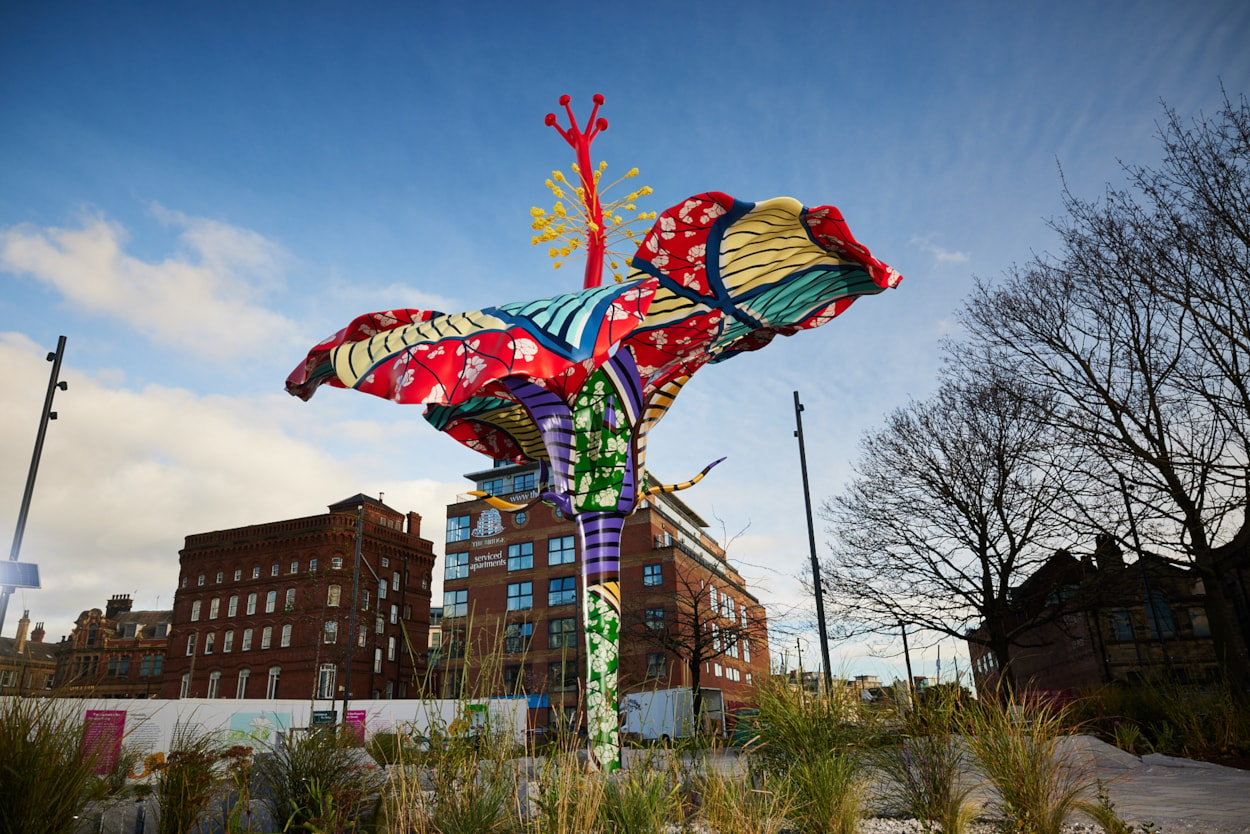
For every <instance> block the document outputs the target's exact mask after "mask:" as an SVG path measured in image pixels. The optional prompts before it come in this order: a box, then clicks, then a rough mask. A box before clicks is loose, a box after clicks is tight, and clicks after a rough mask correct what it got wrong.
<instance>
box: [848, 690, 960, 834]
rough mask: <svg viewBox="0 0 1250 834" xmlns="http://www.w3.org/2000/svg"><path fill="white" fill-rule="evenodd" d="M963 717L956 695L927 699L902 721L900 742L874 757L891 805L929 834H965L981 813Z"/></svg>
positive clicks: (873, 760) (901, 719)
mask: <svg viewBox="0 0 1250 834" xmlns="http://www.w3.org/2000/svg"><path fill="white" fill-rule="evenodd" d="M926 694H927V693H926ZM960 717H961V713H960V703H959V701H958V700H957V699H956V698H955V697H954V696H953V695H951V694H949V693H943V692H937V693H934V696H933V697H928V698H922V699H921V700H920V702H919V703H918V704H917V705H916V706H915V707H913V708H912V709H909V710H907V711H905V712H904V713H903V714H902V715H901V716H900V719H899V728H898V730H899V735H900V738H899V740H898V742H897V743H895V744H888V745H884V746H882V747H879V748H876V749H874V750H873V752H872V755H871V761H872V763H873V765H874V766H875V768H876V769H877V771H878V773H879V774H880V775H881V776H882V777H883V779H882V780H881V783H882V793H883V795H884V797H885V799H886V800H887V801H889V802H890V803H891V804H892V805H893V806H894V807H896V808H897V809H898V810H901V811H903V812H905V813H908V814H912V815H913V816H915V817H916V818H917V819H919V820H920V821H921V823H922V824H923V825H924V827H925V830H926V831H932V830H934V829H935V828H936V829H937V830H940V831H942V832H943V834H964V832H966V831H967V830H968V827H969V826H970V825H971V824H972V822H973V820H974V819H975V818H976V815H977V813H978V812H979V810H980V806H979V804H977V803H976V802H973V801H972V800H971V794H972V791H973V790H974V789H975V788H976V780H975V778H973V776H972V774H971V773H969V768H970V765H971V762H970V761H969V758H970V757H969V756H968V753H967V748H966V746H965V744H964V742H963V739H962V737H961V736H960V732H961V730H962V728H961V727H960V726H959V721H960Z"/></svg>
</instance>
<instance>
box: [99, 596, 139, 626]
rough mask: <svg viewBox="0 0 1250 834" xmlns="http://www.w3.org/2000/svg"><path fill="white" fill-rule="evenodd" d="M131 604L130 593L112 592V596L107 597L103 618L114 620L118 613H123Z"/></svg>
mask: <svg viewBox="0 0 1250 834" xmlns="http://www.w3.org/2000/svg"><path fill="white" fill-rule="evenodd" d="M133 604H134V603H133V602H131V600H130V594H113V596H111V597H109V602H108V605H107V606H106V607H105V609H104V618H105V619H106V620H116V619H117V615H118V614H125V613H126V612H127V611H129V610H130V606H131V605H133Z"/></svg>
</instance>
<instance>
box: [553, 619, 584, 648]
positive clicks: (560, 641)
mask: <svg viewBox="0 0 1250 834" xmlns="http://www.w3.org/2000/svg"><path fill="white" fill-rule="evenodd" d="M547 648H549V649H576V648H577V618H576V617H559V618H557V619H554V620H548V621H547Z"/></svg>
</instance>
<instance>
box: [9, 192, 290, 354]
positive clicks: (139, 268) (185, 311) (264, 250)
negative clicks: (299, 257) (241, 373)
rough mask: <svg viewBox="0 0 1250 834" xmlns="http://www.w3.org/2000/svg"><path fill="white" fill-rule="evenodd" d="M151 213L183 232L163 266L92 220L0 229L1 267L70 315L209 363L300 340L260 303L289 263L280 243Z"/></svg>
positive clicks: (113, 227) (109, 225)
mask: <svg viewBox="0 0 1250 834" xmlns="http://www.w3.org/2000/svg"><path fill="white" fill-rule="evenodd" d="M153 212H154V213H155V214H156V216H157V218H158V219H159V220H160V221H161V222H162V223H165V224H166V225H170V226H173V227H175V228H177V229H179V230H180V232H179V234H178V242H179V250H178V251H177V252H175V253H173V254H170V255H168V256H167V257H165V258H164V259H163V260H160V261H145V260H142V259H140V258H138V257H135V256H133V255H130V254H127V253H126V251H125V247H126V244H127V242H128V235H127V233H126V230H125V229H124V228H122V227H121V226H120V225H118V224H117V223H113V222H110V221H109V220H107V219H106V218H104V217H103V216H101V215H89V216H85V217H84V218H82V220H81V222H80V224H79V226H78V227H77V228H57V227H38V226H33V225H29V224H23V225H20V226H14V227H10V228H6V229H0V269H3V270H6V271H9V272H13V273H17V274H24V275H30V276H32V277H34V278H35V279H36V280H38V281H40V282H42V283H44V284H46V285H48V286H49V287H51V288H52V289H54V290H56V291H57V292H59V293H60V294H61V295H62V296H63V297H64V299H65V300H66V301H67V302H68V303H70V304H71V305H73V306H74V307H75V308H76V309H78V310H82V311H84V312H87V313H90V314H93V315H98V316H107V317H110V318H114V319H117V320H119V321H122V322H124V323H126V324H127V325H129V326H131V327H133V328H134V329H135V330H137V331H139V332H140V333H142V334H144V336H146V337H147V338H148V339H150V340H152V341H153V342H154V343H156V344H158V345H162V346H166V347H172V348H176V349H178V350H181V351H184V352H186V353H189V354H192V355H196V356H199V357H202V358H207V359H211V360H214V361H219V362H225V361H228V360H231V359H237V358H240V357H243V356H246V355H248V354H249V353H252V352H253V351H257V350H261V349H270V350H271V349H272V348H273V346H274V345H275V344H278V345H283V344H286V343H290V344H296V343H299V342H301V341H307V340H306V339H303V340H299V339H297V333H296V331H297V328H296V326H295V324H294V322H292V321H291V320H290V319H288V318H286V317H285V316H282V315H279V314H277V313H274V312H272V311H270V310H268V309H266V308H265V307H264V306H263V305H262V302H263V299H264V295H265V294H266V292H268V291H270V290H273V289H277V288H278V287H280V285H281V283H282V275H283V273H284V271H285V270H286V269H287V267H288V266H289V265H290V263H291V262H292V258H291V256H290V255H288V254H287V253H286V252H285V251H284V250H283V249H282V248H281V247H280V246H278V245H277V244H275V243H273V242H272V241H269V240H266V239H265V238H264V237H263V236H261V235H259V234H257V233H256V232H253V231H249V230H247V229H240V228H238V227H235V226H230V225H228V224H225V223H221V222H218V221H214V220H207V219H204V218H194V217H187V216H186V215H183V214H181V213H179V212H175V211H170V210H168V209H165V208H163V207H161V206H159V205H158V206H154V207H153Z"/></svg>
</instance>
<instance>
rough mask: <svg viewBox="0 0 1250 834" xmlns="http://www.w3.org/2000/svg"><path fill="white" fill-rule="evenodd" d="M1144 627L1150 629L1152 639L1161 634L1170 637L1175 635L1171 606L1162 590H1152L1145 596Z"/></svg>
mask: <svg viewBox="0 0 1250 834" xmlns="http://www.w3.org/2000/svg"><path fill="white" fill-rule="evenodd" d="M1146 627H1147V628H1148V629H1150V636H1151V638H1152V639H1155V640H1158V639H1159V637H1160V632H1162V636H1163V637H1165V638H1168V639H1171V638H1173V637H1175V636H1176V620H1174V619H1173V618H1172V606H1170V605H1168V600H1167V597H1165V596H1164V595H1163V592H1162V591H1156V590H1152V591H1151V592H1150V595H1149V596H1147V597H1146Z"/></svg>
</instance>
